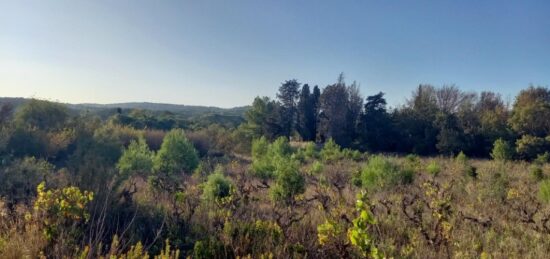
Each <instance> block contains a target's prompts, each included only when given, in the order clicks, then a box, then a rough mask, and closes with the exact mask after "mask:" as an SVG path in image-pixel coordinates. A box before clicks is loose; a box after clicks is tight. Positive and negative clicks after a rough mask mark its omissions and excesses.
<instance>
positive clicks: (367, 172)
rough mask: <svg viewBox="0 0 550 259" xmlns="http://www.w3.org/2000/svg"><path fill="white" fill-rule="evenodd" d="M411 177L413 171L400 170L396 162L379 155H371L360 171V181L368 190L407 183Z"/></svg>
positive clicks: (410, 180)
mask: <svg viewBox="0 0 550 259" xmlns="http://www.w3.org/2000/svg"><path fill="white" fill-rule="evenodd" d="M413 177H414V172H412V171H410V170H401V168H400V167H399V166H398V165H397V164H395V163H394V162H392V161H391V160H390V159H388V158H385V157H383V156H381V155H375V156H372V157H371V158H370V159H369V161H368V163H367V166H365V167H364V168H363V169H362V171H361V183H362V185H363V187H365V188H366V189H368V190H373V189H378V188H384V187H387V186H392V185H396V184H408V183H411V182H412V180H413Z"/></svg>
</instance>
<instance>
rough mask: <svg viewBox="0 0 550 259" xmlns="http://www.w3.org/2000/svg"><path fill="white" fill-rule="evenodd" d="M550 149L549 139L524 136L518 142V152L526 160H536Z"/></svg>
mask: <svg viewBox="0 0 550 259" xmlns="http://www.w3.org/2000/svg"><path fill="white" fill-rule="evenodd" d="M549 147H550V142H549V141H548V140H547V139H544V138H541V137H536V136H531V135H523V136H522V137H521V138H520V139H518V140H517V141H516V152H517V153H518V154H519V155H520V156H521V157H522V158H524V159H529V160H530V159H534V158H536V157H537V155H539V154H543V153H544V152H546V150H548V148H549Z"/></svg>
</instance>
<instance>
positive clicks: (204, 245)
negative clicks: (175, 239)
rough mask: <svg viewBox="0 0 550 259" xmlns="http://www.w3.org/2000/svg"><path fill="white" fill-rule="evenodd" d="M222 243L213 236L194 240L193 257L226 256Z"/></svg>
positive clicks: (203, 258)
mask: <svg viewBox="0 0 550 259" xmlns="http://www.w3.org/2000/svg"><path fill="white" fill-rule="evenodd" d="M225 251H226V249H225V247H224V246H223V243H222V242H221V241H219V240H218V239H215V238H213V237H208V238H206V239H205V240H199V241H197V242H195V245H194V246H193V257H192V258H193V259H210V258H227V257H228V255H227V253H226V252H225Z"/></svg>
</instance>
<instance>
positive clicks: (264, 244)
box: [223, 220, 284, 255]
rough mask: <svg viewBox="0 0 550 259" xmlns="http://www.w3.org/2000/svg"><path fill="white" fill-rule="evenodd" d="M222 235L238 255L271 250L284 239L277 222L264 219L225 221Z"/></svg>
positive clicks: (255, 253)
mask: <svg viewBox="0 0 550 259" xmlns="http://www.w3.org/2000/svg"><path fill="white" fill-rule="evenodd" d="M223 237H224V238H223V240H225V242H226V243H228V244H229V245H230V246H231V247H232V248H233V249H234V250H235V251H238V253H239V254H240V255H259V254H264V253H267V252H270V251H273V250H274V249H275V248H276V247H278V246H279V245H281V243H282V241H283V239H284V236H283V231H282V229H281V227H280V226H279V225H277V223H275V222H272V221H264V220H256V221H252V222H245V221H239V220H234V221H229V222H226V224H225V225H224V228H223Z"/></svg>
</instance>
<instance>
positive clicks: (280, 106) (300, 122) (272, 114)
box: [241, 74, 550, 159]
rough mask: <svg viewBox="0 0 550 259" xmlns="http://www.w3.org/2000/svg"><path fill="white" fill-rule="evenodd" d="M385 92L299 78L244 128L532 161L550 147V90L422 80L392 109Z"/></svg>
mask: <svg viewBox="0 0 550 259" xmlns="http://www.w3.org/2000/svg"><path fill="white" fill-rule="evenodd" d="M384 95H385V94H384V93H383V92H378V93H375V94H373V95H370V96H367V97H366V98H364V97H363V96H362V95H361V93H360V91H359V86H358V84H357V83H356V82H353V83H352V84H347V83H346V82H345V80H344V76H343V74H340V76H339V77H338V79H337V82H336V83H334V84H330V85H327V86H326V87H324V88H322V89H321V88H319V87H318V86H314V87H313V88H311V87H310V85H309V84H301V83H300V82H298V81H297V80H295V79H293V80H287V81H285V82H283V83H282V84H281V86H280V87H279V90H278V93H277V95H276V98H275V99H271V98H269V97H257V98H256V99H255V100H254V102H253V104H252V107H251V108H250V109H249V110H248V111H247V112H246V114H245V118H246V122H245V123H244V124H243V125H242V126H241V127H242V130H244V131H246V132H248V134H250V135H252V136H254V137H259V136H265V137H267V138H269V139H276V138H277V137H280V136H286V137H289V138H291V139H294V140H303V141H315V142H320V143H324V142H325V141H326V140H328V139H333V140H334V141H335V142H336V143H337V144H339V145H340V146H342V147H346V148H353V149H358V150H361V151H369V152H397V153H415V154H419V155H434V154H445V155H451V154H458V153H460V152H464V153H466V154H468V155H471V156H476V157H488V156H489V155H490V153H491V150H492V149H493V146H494V143H495V142H496V141H497V140H498V141H499V142H500V143H504V144H505V145H508V146H510V147H511V148H512V149H513V151H514V154H513V156H514V157H517V158H521V159H531V158H534V157H536V156H537V155H539V154H542V153H544V152H546V151H547V150H550V149H549V148H550V136H549V135H550V90H549V89H548V88H547V87H542V86H532V85H531V86H529V87H528V88H526V89H523V90H521V91H520V92H519V94H518V95H517V96H516V98H515V100H514V102H513V105H510V104H509V103H507V102H505V101H504V100H503V98H502V96H501V95H500V94H498V93H495V92H491V91H483V92H481V93H476V92H466V91H462V90H460V89H459V88H458V87H457V86H455V85H443V86H441V87H435V86H432V85H428V84H421V85H419V86H418V87H417V88H416V89H415V90H414V91H413V92H412V95H411V96H410V97H409V98H408V99H407V101H406V103H405V104H403V105H400V106H398V107H395V108H388V105H387V102H386V99H385V96H384Z"/></svg>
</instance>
